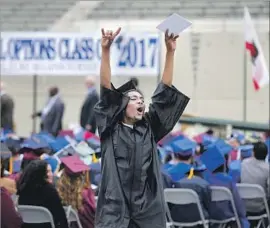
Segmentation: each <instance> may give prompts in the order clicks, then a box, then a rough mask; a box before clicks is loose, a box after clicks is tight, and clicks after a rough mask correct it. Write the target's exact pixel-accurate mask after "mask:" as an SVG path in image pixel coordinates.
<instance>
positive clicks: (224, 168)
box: [213, 154, 229, 173]
mask: <svg viewBox="0 0 270 228" xmlns="http://www.w3.org/2000/svg"><path fill="white" fill-rule="evenodd" d="M224 159H225V163H224V164H222V165H221V166H219V167H218V168H216V169H215V170H214V171H213V173H219V172H222V173H223V172H225V173H228V171H229V168H228V160H229V155H228V154H225V155H224Z"/></svg>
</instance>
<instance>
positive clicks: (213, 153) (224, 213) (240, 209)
mask: <svg viewBox="0 0 270 228" xmlns="http://www.w3.org/2000/svg"><path fill="white" fill-rule="evenodd" d="M201 161H202V162H203V164H204V165H205V166H206V168H207V169H208V171H210V172H211V174H210V175H207V176H206V175H205V180H206V181H207V182H209V184H210V185H211V186H221V187H226V188H228V189H229V190H230V191H231V193H232V196H233V200H234V203H235V207H236V210H237V214H238V217H239V219H240V223H241V227H242V228H249V227H250V224H249V221H248V220H247V217H246V210H245V205H244V202H243V201H242V199H241V197H240V195H239V192H238V189H237V186H236V183H235V182H234V180H233V178H232V177H231V176H229V175H228V174H227V173H226V172H224V170H226V160H225V158H224V153H223V151H222V149H221V148H220V147H218V145H216V144H215V145H212V146H210V147H208V148H207V150H206V151H205V152H204V153H203V154H202V156H201ZM210 217H211V218H212V219H215V220H225V219H229V218H232V217H234V213H233V210H232V206H231V204H230V202H229V201H221V202H211V204H210Z"/></svg>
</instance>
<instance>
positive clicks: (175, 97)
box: [146, 31, 189, 141]
mask: <svg viewBox="0 0 270 228" xmlns="http://www.w3.org/2000/svg"><path fill="white" fill-rule="evenodd" d="M177 38H178V36H174V34H171V35H170V36H169V35H168V31H167V32H166V34H165V44H166V48H167V53H166V60H165V67H164V72H163V76H162V79H161V82H160V83H159V85H158V87H157V89H156V91H155V92H154V95H153V96H152V103H151V104H150V106H149V112H148V113H146V118H147V119H148V122H149V123H150V125H151V128H152V131H153V134H154V137H155V140H156V141H159V140H160V139H162V138H163V137H164V136H165V135H166V134H168V133H169V132H170V131H171V130H172V129H173V127H174V126H175V124H176V123H177V121H178V120H179V118H180V116H181V115H182V113H183V112H184V110H185V108H186V106H187V104H188V102H189V97H187V96H186V95H185V94H183V93H181V92H180V91H178V90H177V89H176V88H175V87H174V86H173V85H172V80H173V62H174V52H175V49H176V39H177Z"/></svg>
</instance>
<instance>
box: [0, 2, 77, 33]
mask: <svg viewBox="0 0 270 228" xmlns="http://www.w3.org/2000/svg"><path fill="white" fill-rule="evenodd" d="M75 2H76V0H56V1H54V0H0V5H1V8H0V22H1V31H46V30H47V28H48V27H49V26H50V25H51V24H53V23H54V22H55V21H56V20H57V19H59V18H61V16H62V15H63V14H64V13H65V12H66V11H67V10H68V9H69V7H70V6H72V5H73V4H74V3H75Z"/></svg>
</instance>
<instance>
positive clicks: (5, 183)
mask: <svg viewBox="0 0 270 228" xmlns="http://www.w3.org/2000/svg"><path fill="white" fill-rule="evenodd" d="M0 151H1V179H0V186H1V187H3V188H4V189H5V191H6V192H8V193H9V194H15V193H16V192H17V188H16V183H15V180H13V179H11V178H9V177H8V176H6V175H5V172H6V173H8V171H7V170H9V163H10V162H9V161H10V160H11V157H12V156H11V155H12V153H11V151H10V150H9V148H8V147H7V146H6V144H4V143H2V142H1V144H0ZM5 155H6V156H5Z"/></svg>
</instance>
